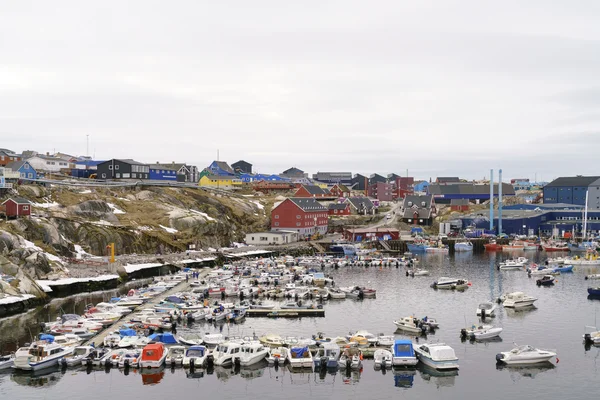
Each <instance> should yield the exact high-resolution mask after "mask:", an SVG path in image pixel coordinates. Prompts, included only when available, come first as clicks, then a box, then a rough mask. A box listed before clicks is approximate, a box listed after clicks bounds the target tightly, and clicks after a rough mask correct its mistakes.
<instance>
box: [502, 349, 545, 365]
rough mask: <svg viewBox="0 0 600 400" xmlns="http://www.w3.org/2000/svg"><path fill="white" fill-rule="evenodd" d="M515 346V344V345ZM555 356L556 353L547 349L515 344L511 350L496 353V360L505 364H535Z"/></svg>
mask: <svg viewBox="0 0 600 400" xmlns="http://www.w3.org/2000/svg"><path fill="white" fill-rule="evenodd" d="M515 346H516V345H515ZM554 357H556V353H555V352H553V351H549V350H540V349H536V348H534V347H532V346H529V345H525V346H517V347H515V348H514V349H512V350H511V351H505V352H501V353H498V354H497V355H496V361H497V362H500V363H504V364H507V365H514V364H537V363H543V362H546V361H550V359H552V358H554Z"/></svg>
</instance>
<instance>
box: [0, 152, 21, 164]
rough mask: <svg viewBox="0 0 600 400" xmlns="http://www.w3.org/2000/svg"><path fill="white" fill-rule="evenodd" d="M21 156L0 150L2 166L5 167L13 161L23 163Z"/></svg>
mask: <svg viewBox="0 0 600 400" xmlns="http://www.w3.org/2000/svg"><path fill="white" fill-rule="evenodd" d="M21 160H22V158H21V156H20V155H18V154H15V152H14V151H12V150H9V149H0V166H5V165H6V164H8V163H11V162H13V161H21Z"/></svg>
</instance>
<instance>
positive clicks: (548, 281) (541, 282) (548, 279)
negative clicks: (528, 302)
mask: <svg viewBox="0 0 600 400" xmlns="http://www.w3.org/2000/svg"><path fill="white" fill-rule="evenodd" d="M535 284H536V285H538V286H552V285H554V276H552V275H544V276H542V277H541V278H540V279H538V280H536V281H535Z"/></svg>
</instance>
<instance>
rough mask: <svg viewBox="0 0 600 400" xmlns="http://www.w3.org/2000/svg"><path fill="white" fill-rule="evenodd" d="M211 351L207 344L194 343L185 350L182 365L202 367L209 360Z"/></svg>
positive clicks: (185, 366)
mask: <svg viewBox="0 0 600 400" xmlns="http://www.w3.org/2000/svg"><path fill="white" fill-rule="evenodd" d="M208 355H209V351H208V349H207V348H206V346H201V345H194V346H191V347H190V348H188V349H187V350H186V351H185V354H184V356H183V360H182V365H183V367H184V368H188V367H190V368H193V367H198V368H201V367H203V366H204V364H205V363H206V362H207V360H208Z"/></svg>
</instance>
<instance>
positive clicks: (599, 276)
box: [585, 274, 600, 281]
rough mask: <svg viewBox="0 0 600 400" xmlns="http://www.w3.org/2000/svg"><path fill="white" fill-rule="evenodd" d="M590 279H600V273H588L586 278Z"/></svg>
mask: <svg viewBox="0 0 600 400" xmlns="http://www.w3.org/2000/svg"><path fill="white" fill-rule="evenodd" d="M588 279H600V274H591V275H586V276H585V280H586V281H587V280H588Z"/></svg>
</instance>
